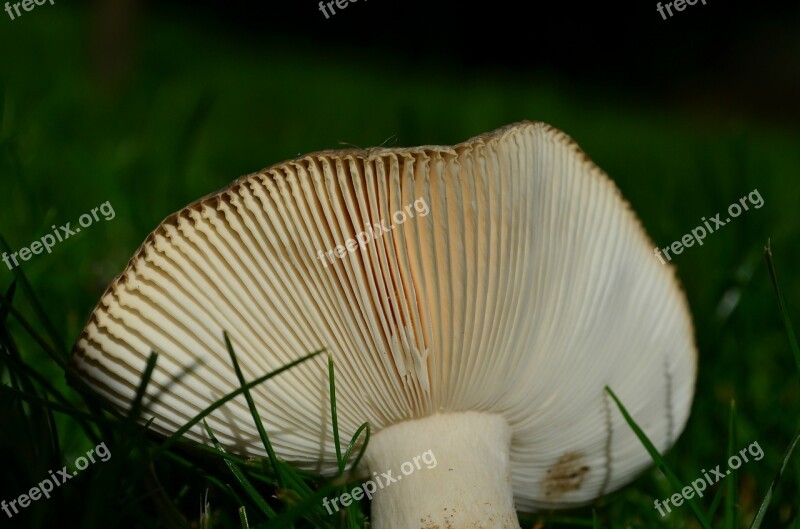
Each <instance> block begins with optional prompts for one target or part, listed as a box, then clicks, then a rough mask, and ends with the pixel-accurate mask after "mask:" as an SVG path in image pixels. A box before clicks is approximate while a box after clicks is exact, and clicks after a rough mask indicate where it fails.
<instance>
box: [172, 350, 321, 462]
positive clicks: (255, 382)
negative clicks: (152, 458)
mask: <svg viewBox="0 0 800 529" xmlns="http://www.w3.org/2000/svg"><path fill="white" fill-rule="evenodd" d="M323 352H324V349H320V350H319V351H314V352H313V353H309V354H307V355H305V356H301V357H300V358H298V359H297V360H294V361H293V362H290V363H288V364H286V365H285V366H282V367H279V368H278V369H276V370H275V371H271V372H270V373H267V374H266V375H262V376H260V377H258V378H256V379H255V380H253V381H251V382H248V383H247V384H245V385H243V386H242V387H240V388H238V389H235V390H233V391H231V392H230V393H228V394H227V395H225V396H224V397H222V398H220V399H219V400H217V401H216V402H214V403H213V404H211V405H210V406H208V407H207V408H205V409H204V410H203V411H201V412H200V413H198V414H197V415H195V416H194V418H192V419H191V420H189V421H188V422H187V423H186V424H184V425H183V426H182V427H181V428H179V429H178V431H177V432H175V433H174V434H172V435H171V436H169V437H168V438H167V439H165V440H164V442H163V443H162V444H161V446H159V447H158V449H157V450H156V455H160V454H162V453H164V452H166V451H167V450H168V449H169V447H171V446H172V445H173V444H175V443H176V442H178V440H179V439H180V438H181V437H183V434H185V433H186V432H188V431H189V430H191V429H192V428H193V427H194V426H195V425H197V424H198V423H199V422H200V421H202V420H203V419H205V418H206V417H208V416H209V415H210V414H212V413H214V411H216V410H217V409H219V408H220V407H222V406H224V405H225V404H226V403H227V402H229V401H231V400H233V399H235V398H236V397H238V396H239V395H241V394H242V393H244V392H245V390H249V389H252V388H254V387H256V386H258V385H259V384H263V383H264V382H266V381H267V380H269V379H271V378H272V377H275V376H277V375H280V374H281V373H283V372H284V371H287V370H289V369H291V368H293V367H294V366H296V365H299V364H302V363H303V362H306V361H307V360H310V359H312V358H314V357H315V356H317V355H319V354H322V353H323Z"/></svg>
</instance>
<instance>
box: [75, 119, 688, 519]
mask: <svg viewBox="0 0 800 529" xmlns="http://www.w3.org/2000/svg"><path fill="white" fill-rule="evenodd" d="M423 205H424V207H423ZM401 211H402V212H404V213H403V214H399V213H397V212H401ZM376 225H383V229H375V228H373V229H372V231H370V230H369V228H368V227H370V226H372V227H374V226H376ZM387 230H388V231H387ZM362 231H363V232H365V233H366V235H362V234H361V233H360V232H362ZM350 239H353V240H354V241H355V243H350V242H349V240H350ZM653 246H654V245H653V244H652V243H650V241H649V240H648V237H647V236H646V234H645V233H644V230H643V229H642V227H641V225H640V223H639V221H638V220H637V218H636V216H635V215H634V213H633V212H632V210H631V209H630V207H629V205H628V204H627V203H626V202H625V201H624V200H623V198H622V197H621V195H620V193H619V191H618V189H617V188H616V187H615V186H614V184H613V183H612V182H611V180H609V178H608V177H607V176H606V175H605V174H604V173H603V172H602V171H600V170H599V169H598V168H597V167H596V166H595V165H593V164H592V163H591V162H590V161H589V160H588V159H587V157H586V156H585V155H584V154H583V153H582V152H581V151H580V149H579V148H578V147H577V146H576V145H575V144H574V143H573V142H572V141H571V140H570V139H569V138H568V137H567V136H566V135H565V134H563V133H562V132H560V131H558V130H556V129H554V128H552V127H550V126H548V125H545V124H542V123H530V122H525V123H519V124H516V125H513V126H508V127H505V128H503V129H500V130H498V131H495V132H492V133H490V134H486V135H483V136H479V137H476V138H474V139H472V140H470V141H467V142H466V143H462V144H459V145H456V146H454V147H440V146H426V147H417V148H408V149H372V150H369V151H363V150H342V151H326V152H320V153H316V154H309V155H306V156H302V157H300V158H298V159H295V160H292V161H288V162H285V163H282V164H278V165H276V166H273V167H271V168H269V169H266V170H264V171H261V172H259V173H255V174H252V175H248V176H245V177H243V178H240V179H239V180H237V181H235V182H234V183H233V184H231V185H230V186H229V187H227V188H225V189H223V190H222V191H220V192H218V193H216V194H214V195H211V196H208V197H206V198H203V199H201V200H200V201H198V202H195V203H193V204H190V205H189V206H187V207H186V208H184V209H183V210H181V211H180V212H178V213H176V214H174V215H172V216H170V217H168V218H167V219H166V220H165V221H164V222H163V223H162V224H161V225H160V226H159V227H158V228H157V229H156V230H155V231H154V232H153V233H152V234H151V235H150V236H149V237H148V238H147V240H146V241H145V243H144V244H143V245H142V247H141V248H140V249H139V251H137V252H136V255H135V256H134V257H133V259H132V260H131V261H130V263H129V265H128V266H127V268H126V269H125V271H124V272H123V273H122V274H121V275H120V276H119V277H118V278H117V279H116V280H115V281H114V282H113V283H112V284H111V286H110V287H109V288H108V290H107V291H106V293H105V294H104V295H103V297H102V299H101V300H100V303H99V304H98V306H97V308H96V309H95V311H94V313H93V314H92V316H91V319H90V320H89V322H88V324H87V326H86V328H85V330H84V332H83V334H82V335H81V337H80V339H79V340H78V342H77V344H76V346H75V354H74V356H73V365H74V367H75V368H76V370H77V371H78V372H79V373H80V374H81V375H82V376H83V378H85V380H86V381H87V382H88V383H89V384H90V385H91V386H92V387H94V388H95V389H96V390H97V391H98V392H99V393H101V394H102V395H104V396H105V397H107V398H108V399H110V400H111V401H112V402H113V403H114V404H115V405H117V406H119V407H121V408H127V407H128V406H129V404H130V402H131V401H132V400H133V398H134V394H135V390H136V387H137V384H138V383H139V379H140V377H141V373H142V371H143V369H144V366H145V363H146V360H147V357H148V355H149V354H150V351H151V350H155V351H158V352H159V353H160V357H159V362H158V365H157V368H156V370H155V373H154V375H153V379H152V382H151V384H150V386H149V388H148V394H147V400H146V404H147V405H148V415H147V417H149V416H153V417H154V418H155V419H154V421H153V424H152V428H153V429H155V430H157V431H158V432H161V433H163V434H169V433H171V432H174V431H175V430H177V429H178V428H179V427H180V426H181V425H182V424H185V423H186V421H187V420H189V419H190V418H191V417H193V416H194V415H196V414H197V413H198V412H199V411H201V410H202V409H203V408H205V407H206V406H208V405H209V404H210V403H211V402H213V401H214V400H216V399H219V398H220V397H222V396H223V395H224V394H226V393H228V392H231V391H233V390H234V389H236V388H237V387H238V383H237V379H236V377H235V375H234V373H233V370H232V368H231V365H230V359H229V357H228V353H227V350H226V347H225V344H224V342H223V335H222V331H223V330H225V331H227V332H228V334H229V335H230V337H231V340H232V342H233V345H234V348H235V350H236V352H237V357H238V358H239V361H240V363H241V364H242V369H243V371H244V373H245V376H246V377H247V379H248V380H252V379H254V378H256V377H258V376H260V375H262V374H264V373H267V372H269V371H271V370H275V369H277V368H279V367H281V366H283V365H285V364H287V363H289V362H291V361H292V360H295V359H296V358H298V357H299V356H301V355H303V354H305V353H308V352H311V351H313V350H317V349H320V348H322V347H325V348H327V349H328V351H329V352H330V353H331V354H332V355H333V358H334V360H335V362H336V366H337V379H336V380H337V388H336V389H337V391H336V393H337V412H338V414H337V415H338V423H339V429H340V431H341V435H342V436H343V437H344V438H349V437H350V436H351V435H352V434H353V433H354V432H355V430H356V429H357V428H358V426H359V425H360V424H362V423H363V422H364V421H369V422H370V424H371V426H372V429H373V432H375V433H374V434H373V437H372V439H371V441H370V444H369V447H368V449H367V455H366V457H365V462H366V468H367V472H368V474H369V475H374V473H378V475H379V476H380V475H381V474H382V473H384V472H387V471H392V473H393V476H395V477H397V476H398V475H399V476H400V477H401V478H402V481H400V480H398V481H397V482H395V483H391V484H387V485H386V486H385V487H384V488H382V489H381V490H379V491H378V492H377V493H376V494H375V496H374V500H373V504H372V520H373V526H374V527H376V528H378V529H381V528H387V527H391V528H392V529H407V528H412V527H420V526H424V527H459V528H467V527H470V528H472V527H498V528H518V527H519V525H518V522H517V518H516V512H515V508H516V509H520V510H535V509H540V508H558V507H570V506H577V505H581V504H585V503H587V502H590V501H591V500H593V499H594V498H597V497H599V496H601V495H603V494H606V493H609V492H611V491H613V490H615V489H618V488H620V487H621V486H623V485H625V484H626V483H628V482H630V481H631V480H632V479H633V478H634V477H635V476H636V475H637V474H638V473H639V472H640V471H642V470H643V469H644V468H646V467H647V466H649V464H650V461H649V457H648V454H647V453H646V451H645V450H644V449H643V448H642V446H641V445H640V443H639V441H638V439H637V438H636V437H635V436H634V435H633V433H632V432H631V430H630V428H629V427H628V426H627V424H626V423H625V422H624V420H623V418H622V416H621V414H620V413H619V411H618V410H617V409H616V408H615V406H614V404H613V402H612V401H611V400H610V399H609V397H608V396H607V395H606V394H605V393H604V389H603V388H604V387H605V386H606V385H608V386H610V387H611V388H612V389H613V390H614V391H615V393H616V394H617V395H618V396H619V397H620V399H621V400H622V402H623V403H625V404H626V405H627V407H628V409H629V411H630V412H631V414H632V415H633V417H634V419H635V420H636V421H637V422H638V424H639V425H640V426H641V427H642V428H643V429H644V431H645V432H646V433H647V435H648V436H649V437H650V439H651V440H653V442H654V443H655V445H656V446H657V447H658V449H659V450H661V451H664V450H666V449H668V448H669V447H670V446H671V445H672V444H673V443H674V441H675V440H676V438H677V436H678V434H679V433H680V432H681V431H682V429H683V427H684V425H685V423H686V420H687V417H688V414H689V408H690V404H691V401H692V397H693V393H694V381H695V375H696V369H697V368H696V350H695V346H694V341H693V330H692V325H691V321H690V317H689V313H688V310H687V304H686V300H685V298H684V295H683V293H682V292H681V290H680V288H679V285H678V282H677V281H676V279H675V277H674V271H673V269H672V268H671V267H668V266H663V265H662V264H661V263H659V262H658V261H657V260H656V259H653V256H652V248H653ZM253 393H254V398H255V399H256V402H257V404H258V406H259V408H260V410H261V411H262V418H263V419H264V422H265V425H266V427H267V431H268V432H269V434H270V438H271V441H272V443H273V446H274V448H275V450H276V452H277V453H278V455H279V456H280V457H282V458H284V459H285V460H287V461H290V462H293V463H296V464H297V465H300V466H302V467H304V468H309V469H313V470H317V471H320V472H323V473H326V474H333V473H335V472H336V456H335V453H334V446H333V438H332V431H331V424H330V413H329V402H328V399H329V394H328V387H327V369H326V365H325V359H324V358H321V357H317V358H315V359H314V360H312V361H310V362H307V363H305V364H301V365H299V366H297V367H295V368H293V369H291V370H289V371H287V372H285V373H283V374H282V375H280V376H279V377H276V378H274V379H271V380H270V381H269V382H268V383H266V384H263V385H261V386H259V387H257V389H255V390H254V392H253ZM208 422H209V424H210V426H211V427H212V429H213V430H214V431H215V432H216V434H217V436H218V438H219V440H220V441H221V442H222V443H223V444H224V445H226V447H227V448H229V449H230V450H233V451H235V452H238V453H240V454H246V455H264V448H263V446H262V445H261V443H260V440H259V436H258V433H257V431H256V428H255V426H254V425H253V421H252V418H251V415H250V413H249V411H248V409H247V406H246V403H245V402H244V400H243V399H239V400H234V401H231V402H230V403H229V404H228V405H226V406H225V407H223V408H221V409H220V410H218V412H216V413H215V414H214V415H213V416H212V417H210V418H209V421H208ZM187 437H189V438H191V439H193V440H195V441H199V442H208V438H207V436H206V433H205V432H204V431H203V429H202V428H201V427H200V426H198V427H196V428H194V429H192V430H191V431H190V432H189V433H187ZM426 451H431V452H432V453H433V454H435V457H436V460H437V465H436V466H435V467H434V468H426V467H425V466H423V467H422V468H421V469H419V470H417V471H416V472H414V473H413V474H410V475H403V474H400V473H399V469H400V467H401V465H402V463H404V462H406V461H411V460H412V459H413V457H414V456H418V455H419V454H421V453H423V452H426Z"/></svg>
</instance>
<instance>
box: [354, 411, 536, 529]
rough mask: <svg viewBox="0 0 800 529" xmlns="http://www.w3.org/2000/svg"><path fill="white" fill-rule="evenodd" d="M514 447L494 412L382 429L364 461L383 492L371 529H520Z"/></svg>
mask: <svg viewBox="0 0 800 529" xmlns="http://www.w3.org/2000/svg"><path fill="white" fill-rule="evenodd" d="M510 443H511V429H510V428H509V426H508V423H507V422H506V420H505V419H504V418H503V417H502V416H500V415H494V414H489V413H478V412H459V413H449V414H439V415H432V416H430V417H425V418H423V419H415V420H411V421H406V422H401V423H398V424H395V425H393V426H390V427H388V428H386V429H384V430H381V431H380V432H378V433H377V434H376V435H375V436H373V438H372V439H371V440H370V442H369V446H368V447H367V452H366V455H365V462H366V464H367V467H368V468H369V471H370V474H371V476H370V480H371V481H372V482H373V484H374V485H376V486H377V487H378V489H377V492H375V494H374V497H373V500H372V516H371V518H372V526H373V527H374V528H375V529H388V528H391V529H419V528H420V527H424V528H445V527H448V528H453V529H477V528H493V529H495V528H496V529H519V527H520V526H519V521H518V520H517V513H516V510H515V509H514V496H513V492H512V489H511V475H510V471H509V448H510ZM392 480H396V481H392ZM363 487H364V490H365V491H366V490H368V489H371V488H373V485H371V484H370V482H369V481H368V482H366V483H364V485H363Z"/></svg>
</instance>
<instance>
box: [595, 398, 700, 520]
mask: <svg viewBox="0 0 800 529" xmlns="http://www.w3.org/2000/svg"><path fill="white" fill-rule="evenodd" d="M606 392H608V394H609V395H611V398H612V399H614V402H616V404H617V407H618V408H619V411H620V412H621V413H622V416H623V417H625V421H626V422H627V423H628V425H629V426H630V427H631V429H632V430H633V432H634V433H635V434H636V437H638V438H639V441H640V442H641V443H642V445H643V446H644V447H645V449H646V450H647V452H648V453H649V454H650V457H651V458H653V461H654V462H655V463H656V465H658V468H660V469H661V471H662V472H663V473H664V475H665V476H667V479H668V480H669V482H670V484H671V485H672V486H673V487H675V490H676V491H679V490H681V489H682V488H683V484H682V483H681V481H680V480H679V479H678V476H676V475H675V473H674V472H672V470H671V469H670V468H669V467H668V466H667V463H666V462H665V461H664V458H663V457H661V453H659V451H658V449H657V448H656V447H655V445H653V443H652V442H651V441H650V439H649V438H648V437H647V434H645V433H644V430H642V429H641V428H640V427H639V425H638V424H636V422H635V421H634V420H633V417H631V415H630V414H629V413H628V410H627V409H626V408H625V406H623V405H622V402H621V401H620V400H619V399H618V398H617V396H616V395H615V394H614V392H613V391H612V390H611V388H610V387H608V386H606ZM686 503H688V504H689V507H690V508H691V509H692V512H693V513H694V515H695V518H697V521H698V522H700V525H701V526H702V527H703V529H711V524H710V523H709V521H708V520H707V519H706V516H705V514H703V511H702V510H701V509H700V506H699V505H698V504H697V501H696V500H695V498H691V499H688V500H686Z"/></svg>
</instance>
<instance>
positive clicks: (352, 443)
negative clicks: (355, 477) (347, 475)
mask: <svg viewBox="0 0 800 529" xmlns="http://www.w3.org/2000/svg"><path fill="white" fill-rule="evenodd" d="M365 430H366V432H367V433H366V435H365V436H364V444H362V445H361V448H360V449H359V451H358V456H357V457H356V460H355V461H353V464H352V465H351V466H350V468H351V469H352V470H355V468H356V467H358V464H359V463H360V462H361V458H362V457H364V452H366V451H367V444H369V436H370V427H369V423H368V422H365V423H364V424H362V425H361V426H359V427H358V430H356V433H354V434H353V438H352V439H350V444H349V445H348V446H347V452H345V453H344V461H345V463H347V461H350V454H351V453H352V451H353V448H355V446H356V442H357V441H358V437H359V436H360V435H361V432H363V431H365Z"/></svg>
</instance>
